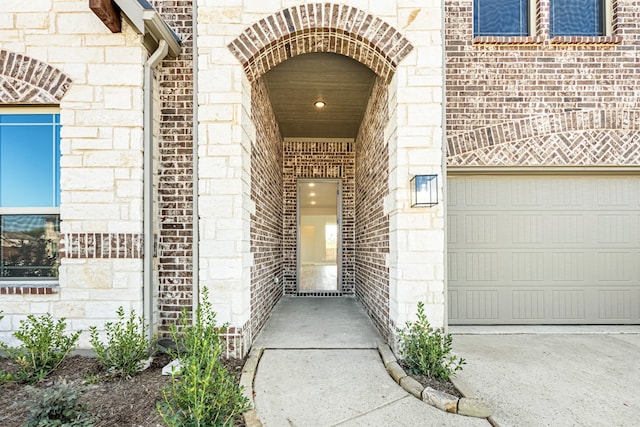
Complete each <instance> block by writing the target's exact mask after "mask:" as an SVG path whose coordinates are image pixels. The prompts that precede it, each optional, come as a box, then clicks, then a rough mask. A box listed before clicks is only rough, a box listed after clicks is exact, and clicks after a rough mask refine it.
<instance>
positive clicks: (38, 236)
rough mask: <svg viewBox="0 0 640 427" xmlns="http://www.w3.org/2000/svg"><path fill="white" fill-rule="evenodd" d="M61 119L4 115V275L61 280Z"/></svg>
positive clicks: (0, 149)
mask: <svg viewBox="0 0 640 427" xmlns="http://www.w3.org/2000/svg"><path fill="white" fill-rule="evenodd" d="M59 171H60V118H59V115H58V114H0V235H1V237H2V245H1V246H0V280H16V279H19V280H33V279H40V280H43V279H44V280H48V281H49V280H55V279H56V278H57V276H58V265H59V253H58V250H59V243H60V215H59V214H58V207H59V206H60V179H59V176H60V173H59Z"/></svg>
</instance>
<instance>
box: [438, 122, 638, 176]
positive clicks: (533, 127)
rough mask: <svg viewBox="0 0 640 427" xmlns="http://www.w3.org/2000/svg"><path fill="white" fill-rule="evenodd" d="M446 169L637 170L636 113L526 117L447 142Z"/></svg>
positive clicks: (459, 136) (469, 133)
mask: <svg viewBox="0 0 640 427" xmlns="http://www.w3.org/2000/svg"><path fill="white" fill-rule="evenodd" d="M447 164H448V165H449V166H638V165H640V111H639V110H627V111H621V110H587V111H572V112H568V113H561V114H553V115H546V116H536V117H527V118H524V119H520V120H515V121H512V122H508V123H500V124H496V125H492V126H488V127H485V128H481V129H475V130H473V131H470V132H466V133H463V134H459V135H453V136H450V137H449V138H447Z"/></svg>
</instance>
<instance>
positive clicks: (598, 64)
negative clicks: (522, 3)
mask: <svg viewBox="0 0 640 427" xmlns="http://www.w3.org/2000/svg"><path fill="white" fill-rule="evenodd" d="M613 3H614V17H613V20H614V28H613V31H614V33H613V37H608V38H607V37H602V38H581V39H575V40H571V39H568V38H563V39H553V40H552V39H550V38H549V25H548V21H549V0H541V1H539V2H538V13H537V19H538V31H537V34H536V37H534V38H523V39H518V38H510V39H498V38H484V39H479V40H476V41H475V43H474V40H473V7H472V6H473V1H472V0H447V1H446V2H445V13H446V18H445V28H446V31H445V37H446V85H447V113H446V120H447V132H448V134H449V135H458V134H465V133H468V132H471V131H473V130H475V129H479V128H483V127H486V126H496V125H499V124H502V123H510V122H516V121H519V120H522V119H526V118H530V117H540V116H551V115H555V116H561V117H563V119H562V120H571V119H572V116H566V117H568V119H565V118H564V117H565V114H567V113H570V112H572V111H580V110H599V111H605V110H616V111H628V110H632V109H636V110H637V109H638V108H640V93H639V92H638V87H640V73H639V72H638V69H639V68H640V1H635V0H617V1H614V2H613ZM575 41H579V43H574V42H575ZM479 42H481V43H479ZM493 137H494V138H496V139H500V138H502V135H498V134H496V135H493ZM507 138H509V137H508V136H507ZM474 139H475V138H474V137H473V136H471V137H470V140H469V143H470V144H473V141H474Z"/></svg>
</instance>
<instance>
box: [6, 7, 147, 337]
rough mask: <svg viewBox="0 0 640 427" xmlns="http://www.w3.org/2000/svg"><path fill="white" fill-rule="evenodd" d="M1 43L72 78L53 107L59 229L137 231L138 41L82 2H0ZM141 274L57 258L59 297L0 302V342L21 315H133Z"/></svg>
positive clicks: (121, 262)
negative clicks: (57, 133) (58, 128)
mask: <svg viewBox="0 0 640 427" xmlns="http://www.w3.org/2000/svg"><path fill="white" fill-rule="evenodd" d="M0 39H1V40H2V41H3V42H2V47H3V48H5V49H8V50H10V51H13V52H16V53H20V54H24V55H27V56H30V57H32V58H35V59H38V60H41V61H43V62H46V63H48V64H50V65H52V66H54V67H56V68H58V69H60V70H61V71H62V72H64V73H66V74H67V75H69V76H70V77H71V79H72V80H73V83H72V84H71V86H70V88H69V90H68V92H67V94H66V95H65V97H64V98H63V99H62V102H61V104H60V116H61V123H62V132H61V135H62V143H61V152H62V158H61V188H62V198H61V200H62V203H61V207H60V214H61V220H62V221H61V231H62V232H63V233H66V232H81V233H114V232H119V233H134V234H135V233H142V161H143V153H142V125H143V123H142V117H143V111H142V110H143V108H142V104H143V100H142V97H143V94H142V83H143V64H144V61H145V59H146V57H147V52H146V50H145V49H144V48H143V47H142V45H141V38H140V36H139V35H138V34H136V33H135V32H134V31H133V29H132V28H131V27H130V26H129V25H128V24H127V22H126V21H123V31H122V33H120V34H112V33H111V32H110V31H109V30H108V29H107V28H106V27H105V26H104V24H102V22H101V21H100V20H99V19H98V17H97V16H96V15H95V14H94V13H93V12H92V11H91V10H90V9H89V2H88V1H85V0H82V1H59V0H30V1H23V0H3V1H2V2H0ZM141 273H142V260H141V259H117V260H114V259H62V265H61V266H60V277H59V284H60V288H59V293H57V294H53V295H25V296H22V295H20V296H18V295H2V296H1V297H0V301H1V304H0V306H1V307H2V310H3V311H4V314H5V316H6V317H5V319H4V320H3V321H1V323H0V340H11V337H10V329H16V328H17V327H18V326H19V320H20V319H21V318H24V315H25V314H27V313H33V314H41V313H44V312H51V313H52V314H53V315H54V316H55V317H66V318H67V321H68V323H69V326H70V327H71V328H72V329H85V330H86V329H88V326H90V325H98V326H99V325H102V324H104V322H105V321H108V320H113V318H114V317H115V310H116V309H117V307H118V306H120V305H123V306H124V307H125V309H127V310H128V309H130V308H134V309H136V311H137V312H138V313H140V314H141V313H142V307H141V297H142V291H141V288H142V274H141ZM88 345H89V344H88V333H84V334H83V336H82V339H81V346H83V347H88Z"/></svg>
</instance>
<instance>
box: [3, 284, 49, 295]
mask: <svg viewBox="0 0 640 427" xmlns="http://www.w3.org/2000/svg"><path fill="white" fill-rule="evenodd" d="M59 288H60V287H59V286H58V284H57V283H48V284H31V283H29V284H27V283H6V284H5V283H0V295H53V294H57V293H58V289H59Z"/></svg>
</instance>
